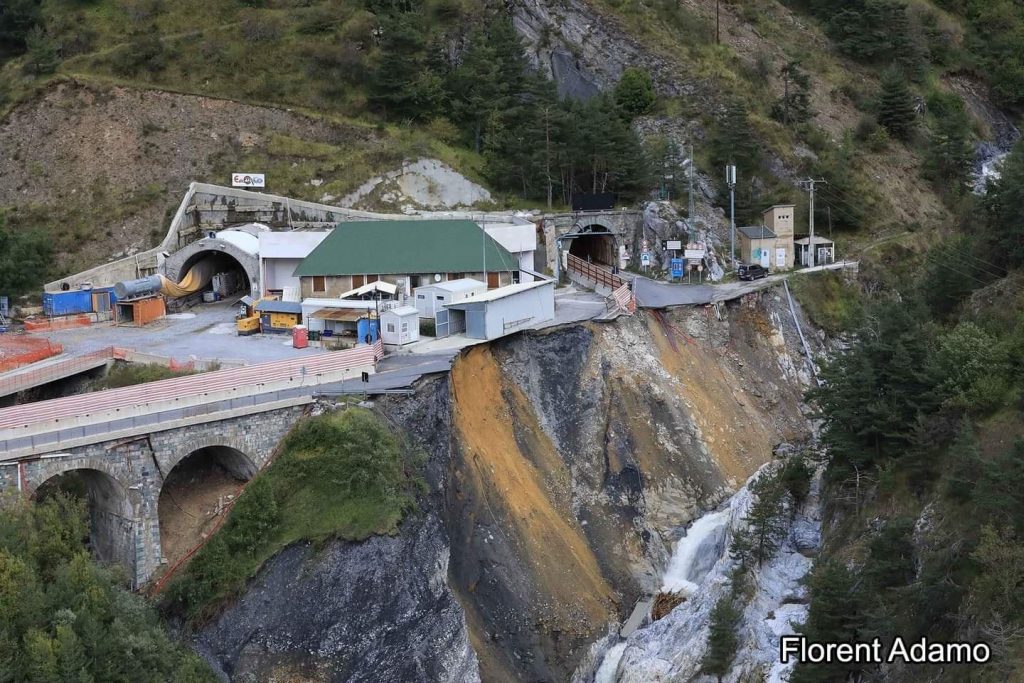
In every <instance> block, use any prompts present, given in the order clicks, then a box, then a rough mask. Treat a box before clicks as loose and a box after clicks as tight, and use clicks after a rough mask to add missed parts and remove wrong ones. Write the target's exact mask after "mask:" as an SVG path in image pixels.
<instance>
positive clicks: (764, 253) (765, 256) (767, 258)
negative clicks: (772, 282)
mask: <svg viewBox="0 0 1024 683" xmlns="http://www.w3.org/2000/svg"><path fill="white" fill-rule="evenodd" d="M771 258H772V252H771V250H769V249H762V250H761V265H762V266H764V267H765V268H767V267H769V266H770V265H771V264H772V263H771Z"/></svg>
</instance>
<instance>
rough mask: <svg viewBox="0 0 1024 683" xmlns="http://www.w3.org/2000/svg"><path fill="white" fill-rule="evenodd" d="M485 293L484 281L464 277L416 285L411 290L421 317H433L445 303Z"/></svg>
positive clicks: (485, 285)
mask: <svg viewBox="0 0 1024 683" xmlns="http://www.w3.org/2000/svg"><path fill="white" fill-rule="evenodd" d="M486 293H487V284H486V283H484V282H480V281H479V280H474V279H473V278H469V277H464V278H461V279H458V280H448V281H447V282H434V283H432V284H429V285H423V286H422V287H417V288H416V289H414V290H413V292H412V299H413V303H414V304H415V306H416V310H418V311H419V313H420V317H421V318H433V317H434V316H435V315H436V314H437V312H438V310H440V309H441V307H442V306H444V305H445V304H450V303H454V302H456V301H462V300H463V299H472V298H475V297H478V296H480V295H481V294H486Z"/></svg>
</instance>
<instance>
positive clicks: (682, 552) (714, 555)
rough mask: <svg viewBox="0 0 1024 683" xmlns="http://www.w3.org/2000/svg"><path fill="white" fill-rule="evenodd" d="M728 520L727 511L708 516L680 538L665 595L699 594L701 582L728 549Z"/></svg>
mask: <svg viewBox="0 0 1024 683" xmlns="http://www.w3.org/2000/svg"><path fill="white" fill-rule="evenodd" d="M729 517H730V515H729V509H728V508H726V509H724V510H719V511H718V512H711V513H709V514H706V515H704V516H703V517H701V518H700V519H698V520H697V521H696V522H694V523H693V526H691V527H690V528H689V529H688V530H687V532H686V535H685V536H683V537H682V538H681V539H679V543H677V544H676V550H675V552H674V553H673V554H672V560H671V561H670V562H669V563H668V568H667V569H666V570H665V575H664V577H663V578H662V586H661V591H662V592H663V593H680V592H681V593H683V594H684V595H686V596H687V597H689V596H691V595H693V594H694V593H696V592H697V588H698V586H699V583H700V580H701V579H702V578H703V577H704V576H705V575H707V573H708V572H709V571H710V570H711V568H712V567H713V566H714V565H715V562H717V561H718V559H719V558H720V557H721V556H722V553H723V552H724V550H725V536H726V526H727V524H728V522H729Z"/></svg>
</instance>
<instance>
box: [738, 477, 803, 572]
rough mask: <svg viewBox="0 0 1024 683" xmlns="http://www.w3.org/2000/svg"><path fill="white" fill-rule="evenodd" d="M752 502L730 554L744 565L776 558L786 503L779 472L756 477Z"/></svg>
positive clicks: (752, 487)
mask: <svg viewBox="0 0 1024 683" xmlns="http://www.w3.org/2000/svg"><path fill="white" fill-rule="evenodd" d="M750 491H751V493H753V494H754V502H753V503H752V504H751V505H750V509H749V511H748V512H747V514H746V516H745V517H744V518H743V523H744V525H745V528H744V529H743V530H742V531H739V532H737V533H736V537H735V539H734V540H733V548H732V553H733V556H734V557H735V558H736V559H738V560H739V561H740V562H741V563H742V564H743V565H747V566H749V565H750V564H751V563H757V565H758V566H760V565H762V564H763V563H764V562H765V561H766V560H769V559H771V558H772V556H773V555H775V551H776V550H778V548H779V544H780V543H781V542H782V539H783V537H784V536H785V534H786V531H787V530H788V528H789V526H788V521H787V520H786V519H784V518H783V514H782V513H783V511H784V507H785V500H784V498H783V494H784V493H785V489H784V488H783V486H782V484H781V481H780V479H779V476H778V473H776V474H773V475H771V476H761V477H759V478H758V479H757V480H756V481H755V482H754V483H753V484H752V485H751V487H750Z"/></svg>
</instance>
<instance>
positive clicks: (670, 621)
mask: <svg viewBox="0 0 1024 683" xmlns="http://www.w3.org/2000/svg"><path fill="white" fill-rule="evenodd" d="M762 471H763V470H762ZM755 476H757V475H755ZM751 481H753V478H752V479H751V480H750V481H748V482H747V485H746V486H744V487H742V488H741V489H740V490H739V491H737V492H736V494H735V495H733V496H732V498H730V499H729V501H728V503H727V504H726V505H725V506H724V507H723V508H721V509H719V510H717V511H714V512H710V513H708V514H706V515H704V516H703V517H701V518H700V519H698V520H697V521H695V522H694V523H693V524H692V525H691V526H690V528H689V529H688V530H687V532H686V535H685V536H683V537H682V538H680V539H679V542H678V543H677V544H676V548H675V551H674V552H673V554H672V559H671V560H670V561H669V564H668V567H667V568H666V570H665V573H664V575H663V577H662V591H664V592H680V591H681V592H683V593H685V594H686V596H687V598H686V600H685V601H684V602H683V603H682V604H680V605H679V606H678V607H676V608H675V609H674V610H672V612H670V613H669V614H668V615H666V616H665V617H663V618H662V619H660V620H659V621H656V622H653V623H649V624H648V625H646V626H644V627H641V628H640V629H638V630H636V631H634V632H633V633H632V634H630V635H629V637H628V638H627V639H625V640H622V641H618V640H617V638H616V636H615V635H614V633H612V634H610V635H609V636H608V637H606V638H605V639H602V641H599V642H598V643H595V645H594V649H595V650H596V651H598V652H601V654H599V655H598V656H597V661H599V662H600V663H599V664H598V665H597V666H596V667H595V668H592V669H589V671H590V672H591V673H590V674H589V675H588V673H587V671H586V670H581V671H578V672H577V676H575V677H574V678H573V681H574V682H576V683H582V682H585V681H593V683H649V682H650V681H652V680H662V681H688V680H691V679H693V678H694V677H695V676H698V675H699V673H700V669H701V662H702V659H703V657H704V653H705V652H706V650H707V639H708V629H709V626H710V617H711V611H712V610H713V609H714V605H715V603H716V602H717V601H718V599H719V598H720V597H722V596H723V595H726V594H728V592H729V591H730V585H731V579H730V577H731V572H732V569H733V568H734V567H735V561H734V560H733V559H732V558H731V557H730V555H729V545H730V543H731V541H732V535H733V532H734V530H735V529H737V528H741V527H742V526H743V524H744V522H743V518H744V517H745V516H746V514H747V511H748V510H749V508H750V504H751V503H752V499H753V495H752V494H751V492H750V489H749V485H750V482H751ZM819 494H820V477H815V479H814V481H813V482H812V486H811V494H810V496H809V497H808V500H807V502H806V503H805V505H803V506H802V507H801V508H799V509H797V510H795V511H794V517H793V520H792V524H791V527H790V530H789V533H788V534H787V537H786V539H785V540H784V541H783V543H782V545H781V547H780V548H779V551H778V552H777V553H776V555H775V556H774V557H773V558H771V559H770V560H768V561H767V562H765V563H764V564H763V565H762V566H760V567H756V568H754V569H752V571H751V573H750V575H749V581H750V586H751V588H752V589H753V592H752V594H751V595H749V596H747V598H745V599H744V604H743V617H742V618H741V620H740V623H739V624H737V631H736V633H737V636H738V638H739V641H740V642H739V648H738V651H737V653H736V657H735V659H734V660H733V665H732V667H731V670H730V671H729V672H728V674H727V675H726V676H725V677H723V681H725V683H739V682H740V681H745V680H765V681H769V682H770V683H783V682H784V681H786V680H787V679H788V677H789V671H790V669H791V665H781V664H780V663H779V662H778V643H779V639H780V637H781V636H782V635H785V634H790V633H793V632H794V629H795V628H796V625H798V624H800V623H802V622H803V621H804V620H805V619H806V616H807V604H806V603H807V600H806V587H805V586H803V583H802V579H803V577H804V576H805V575H806V574H807V572H808V571H809V569H810V567H811V563H812V560H811V558H810V555H813V553H814V551H815V549H816V548H817V547H818V544H819V543H820V528H821V517H820V505H819ZM609 646H610V647H609Z"/></svg>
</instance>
